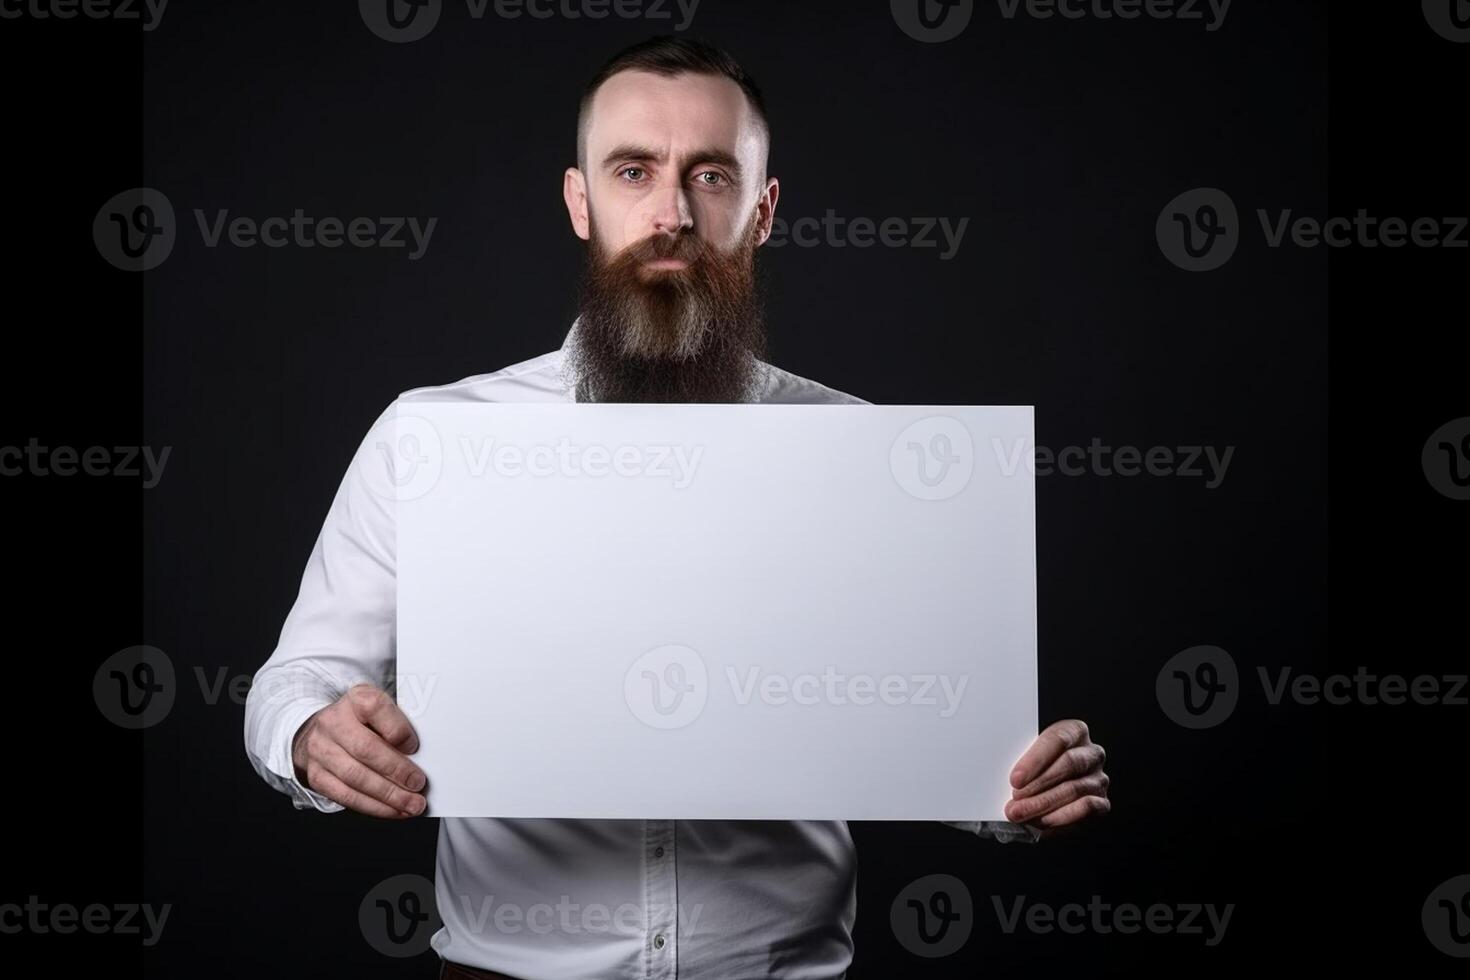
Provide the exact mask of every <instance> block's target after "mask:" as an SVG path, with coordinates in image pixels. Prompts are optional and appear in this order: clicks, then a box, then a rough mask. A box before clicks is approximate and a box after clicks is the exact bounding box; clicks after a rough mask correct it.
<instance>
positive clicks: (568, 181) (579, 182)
mask: <svg viewBox="0 0 1470 980" xmlns="http://www.w3.org/2000/svg"><path fill="white" fill-rule="evenodd" d="M561 196H562V199H563V200H565V201H566V202H567V217H569V218H571V219H572V230H573V231H575V232H576V233H577V237H578V238H580V239H582V240H583V241H587V240H588V238H589V237H590V236H591V227H592V226H591V223H590V222H589V221H588V219H587V180H586V178H585V177H583V176H582V171H580V170H578V169H577V168H576V167H568V168H567V172H566V174H565V175H563V176H562V181H561Z"/></svg>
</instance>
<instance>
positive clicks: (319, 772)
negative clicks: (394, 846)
mask: <svg viewBox="0 0 1470 980" xmlns="http://www.w3.org/2000/svg"><path fill="white" fill-rule="evenodd" d="M311 778H312V788H313V789H315V790H316V791H317V792H318V793H321V794H322V795H323V796H325V797H326V798H327V799H329V800H332V801H333V802H336V803H340V804H342V805H343V806H345V807H346V808H347V809H349V810H356V811H357V812H358V813H365V814H367V815H368V816H370V817H382V818H384V819H385V820H406V819H408V818H409V817H411V816H413V814H411V813H404V812H403V811H401V810H395V809H393V808H392V807H391V806H388V805H387V804H386V803H380V802H378V801H377V800H375V799H372V798H371V797H368V796H365V795H363V794H362V793H359V792H358V791H357V790H355V789H353V788H352V787H351V786H348V785H347V784H346V783H344V782H342V780H340V779H338V778H337V777H336V776H334V775H332V774H331V773H330V772H328V771H327V770H325V769H323V768H321V767H319V766H313V768H312V774H311Z"/></svg>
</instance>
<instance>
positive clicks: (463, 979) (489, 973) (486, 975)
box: [439, 960, 517, 980]
mask: <svg viewBox="0 0 1470 980" xmlns="http://www.w3.org/2000/svg"><path fill="white" fill-rule="evenodd" d="M439 980H517V978H516V977H513V976H511V975H510V974H507V973H496V972H495V971H494V970H481V969H479V968H478V967H473V966H465V965H464V964H463V963H454V962H452V961H450V960H442V961H441V965H440V967H439Z"/></svg>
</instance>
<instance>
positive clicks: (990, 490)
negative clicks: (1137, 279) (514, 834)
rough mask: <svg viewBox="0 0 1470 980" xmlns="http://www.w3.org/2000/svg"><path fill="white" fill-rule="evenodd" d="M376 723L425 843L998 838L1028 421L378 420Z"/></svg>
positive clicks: (722, 408)
mask: <svg viewBox="0 0 1470 980" xmlns="http://www.w3.org/2000/svg"><path fill="white" fill-rule="evenodd" d="M398 410H399V417H398V419H397V420H396V422H395V423H394V424H395V427H396V433H395V435H394V439H393V443H392V445H391V447H387V449H388V450H390V451H395V450H396V451H397V452H398V453H399V454H400V455H406V456H410V457H412V458H413V459H414V460H416V461H417V462H416V463H415V465H414V466H413V467H412V468H411V470H408V471H405V470H401V469H400V470H399V471H398V477H397V480H396V482H397V484H398V486H397V489H396V490H395V491H392V492H393V493H394V494H395V496H396V497H397V498H398V499H396V500H395V501H394V502H393V504H392V506H394V507H396V510H397V527H398V540H397V561H398V680H397V696H398V699H399V702H400V704H401V705H402V706H403V708H404V710H405V711H406V712H407V713H408V715H409V717H410V719H411V720H412V721H413V724H414V726H415V727H416V729H417V730H418V733H419V737H420V742H421V746H422V747H421V749H420V751H419V752H418V754H417V755H416V756H415V760H416V761H417V762H418V764H419V765H420V766H422V767H423V769H424V771H425V772H426V773H427V774H428V776H429V789H428V799H429V812H430V814H431V815H434V816H441V817H468V816H500V817H577V818H628V819H637V818H644V819H686V820H688V819H783V820H806V819H810V820H826V819H848V820H881V819H902V820H1002V819H1004V813H1003V811H1002V807H1003V805H1004V803H1005V802H1006V801H1007V800H1008V799H1009V798H1010V786H1009V783H1008V776H1009V773H1010V769H1011V767H1012V766H1013V765H1014V763H1015V761H1016V760H1017V759H1018V758H1019V757H1020V755H1021V754H1022V752H1024V751H1025V749H1026V748H1027V746H1029V745H1030V744H1031V741H1032V740H1033V739H1034V738H1035V735H1036V732H1037V691H1036V591H1035V590H1036V572H1035V540H1036V536H1035V517H1034V490H1033V476H1032V466H1031V460H1032V452H1033V446H1034V433H1033V421H1032V420H1033V412H1032V409H1031V408H1030V407H1029V406H1020V407H970V406H928V407H924V406H917V407H916V406H869V405H759V404H757V405H588V404H561V403H557V404H539V403H536V404H530V403H516V404H490V403H482V404H466V403H430V402H416V401H415V402H402V403H400V404H399V407H398Z"/></svg>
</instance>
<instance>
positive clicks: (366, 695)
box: [347, 684, 419, 755]
mask: <svg viewBox="0 0 1470 980" xmlns="http://www.w3.org/2000/svg"><path fill="white" fill-rule="evenodd" d="M347 697H348V700H349V702H350V703H351V704H352V711H353V714H355V715H356V716H357V720H358V721H360V722H362V723H363V724H364V725H366V726H367V727H369V728H371V729H372V730H373V731H375V732H377V733H378V734H379V735H381V736H383V741H385V742H387V743H388V744H389V745H392V746H394V747H396V748H398V749H400V750H401V751H403V752H406V753H407V754H409V755H413V754H414V753H415V752H417V751H418V750H419V737H418V735H417V734H416V733H415V732H414V730H413V725H412V723H410V722H409V720H408V716H407V715H405V714H404V713H403V710H402V709H401V708H399V707H398V705H397V704H396V703H395V702H394V700H393V699H392V698H390V697H389V696H388V693H387V692H386V691H383V690H381V689H379V688H376V687H373V686H372V685H371V684H358V685H356V686H355V687H353V688H352V689H351V690H349V691H348V692H347Z"/></svg>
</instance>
